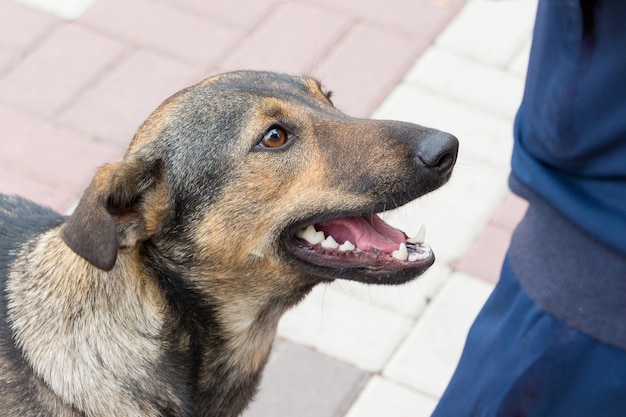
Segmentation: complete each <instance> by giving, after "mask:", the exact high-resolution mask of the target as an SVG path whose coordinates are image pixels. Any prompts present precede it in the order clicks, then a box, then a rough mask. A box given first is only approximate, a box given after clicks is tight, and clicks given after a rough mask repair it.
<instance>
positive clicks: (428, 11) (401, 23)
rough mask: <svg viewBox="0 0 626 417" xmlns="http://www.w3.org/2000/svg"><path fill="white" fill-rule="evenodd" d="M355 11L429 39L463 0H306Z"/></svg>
mask: <svg viewBox="0 0 626 417" xmlns="http://www.w3.org/2000/svg"><path fill="white" fill-rule="evenodd" d="M308 1H309V2H311V3H316V4H323V5H324V6H326V7H329V8H332V9H336V10H341V11H343V12H345V13H349V14H351V15H357V16H359V17H360V18H361V19H364V20H366V21H367V22H370V23H374V24H378V25H382V26H385V27H387V28H391V29H393V30H395V31H402V32H406V33H409V34H413V35H416V37H419V38H421V39H422V40H424V41H426V42H430V41H432V40H433V39H434V38H435V36H436V35H437V34H439V32H440V31H441V30H442V29H443V28H444V27H445V25H446V24H447V23H448V22H450V20H451V19H452V18H453V17H454V16H455V14H456V13H457V12H458V10H459V9H460V8H461V7H462V6H463V4H464V3H465V0H387V1H385V2H384V4H383V3H381V2H380V1H379V0H308Z"/></svg>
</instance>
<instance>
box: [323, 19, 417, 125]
mask: <svg viewBox="0 0 626 417" xmlns="http://www.w3.org/2000/svg"><path fill="white" fill-rule="evenodd" d="M427 46H428V44H426V43H425V42H421V41H416V40H414V39H411V38H409V37H407V36H404V35H401V34H397V33H393V32H389V31H383V30H381V29H379V28H377V27H374V26H371V25H365V24H359V25H356V26H355V27H353V28H352V30H351V31H350V32H349V33H348V34H347V35H346V36H345V37H344V39H342V40H341V42H340V43H338V44H337V45H336V46H335V48H333V50H332V51H331V53H330V55H329V56H328V57H327V58H326V59H325V60H324V61H323V63H322V64H321V65H320V66H319V68H317V70H316V71H315V75H317V76H318V77H319V78H321V79H322V80H323V81H324V84H325V85H326V87H327V88H330V89H331V90H336V92H335V94H334V96H333V102H334V103H335V105H336V106H337V107H339V108H340V109H343V110H344V111H346V112H348V113H350V114H351V115H353V116H360V117H366V116H369V115H370V114H371V113H372V112H373V111H374V110H375V109H376V108H377V107H378V106H379V105H380V104H381V102H382V101H383V99H384V98H385V97H386V96H387V94H388V93H389V91H391V90H392V89H393V88H394V87H395V86H396V85H397V84H398V83H399V82H400V80H401V79H402V77H403V76H404V74H405V73H406V71H408V69H409V68H410V67H411V65H413V63H414V62H415V60H416V58H417V57H418V56H419V55H420V54H421V53H422V52H423V51H424V50H425V49H426V48H427ZM335 86H336V88H335Z"/></svg>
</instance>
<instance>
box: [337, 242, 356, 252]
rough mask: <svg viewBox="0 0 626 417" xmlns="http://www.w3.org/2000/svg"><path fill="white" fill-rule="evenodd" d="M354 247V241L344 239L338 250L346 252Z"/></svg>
mask: <svg viewBox="0 0 626 417" xmlns="http://www.w3.org/2000/svg"><path fill="white" fill-rule="evenodd" d="M355 249H356V246H354V243H352V242H350V241H349V240H346V241H345V242H343V243H342V244H341V245H340V246H339V250H340V251H342V252H348V251H351V250H355Z"/></svg>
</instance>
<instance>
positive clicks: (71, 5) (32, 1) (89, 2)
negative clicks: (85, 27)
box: [13, 0, 98, 20]
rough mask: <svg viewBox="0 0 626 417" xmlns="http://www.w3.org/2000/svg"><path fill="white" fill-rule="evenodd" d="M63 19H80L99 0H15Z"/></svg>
mask: <svg viewBox="0 0 626 417" xmlns="http://www.w3.org/2000/svg"><path fill="white" fill-rule="evenodd" d="M13 1H14V2H15V3H20V4H23V5H25V6H28V7H32V8H33V9H37V10H40V11H42V12H45V13H49V14H52V15H55V16H57V17H60V18H62V19H68V20H73V19H78V18H79V17H80V16H82V15H83V13H85V12H86V11H87V10H88V9H89V8H90V7H91V6H93V5H94V4H96V2H97V1H98V0H13Z"/></svg>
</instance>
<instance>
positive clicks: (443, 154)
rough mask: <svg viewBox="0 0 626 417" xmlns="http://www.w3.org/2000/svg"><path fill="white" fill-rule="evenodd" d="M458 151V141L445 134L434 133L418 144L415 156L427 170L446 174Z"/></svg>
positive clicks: (450, 168)
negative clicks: (431, 169) (430, 169)
mask: <svg viewBox="0 0 626 417" xmlns="http://www.w3.org/2000/svg"><path fill="white" fill-rule="evenodd" d="M458 150H459V140H458V139H457V138H456V137H455V136H453V135H451V134H449V133H445V132H436V133H434V134H432V135H430V136H429V137H428V138H427V139H426V140H424V141H422V142H421V143H420V147H419V152H418V154H417V156H418V157H419V159H420V160H421V161H422V162H423V163H424V165H426V166H427V167H429V168H433V169H436V170H437V171H438V172H440V173H441V174H442V175H445V174H448V173H449V172H450V171H451V170H452V167H454V163H455V162H456V156H457V153H458Z"/></svg>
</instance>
